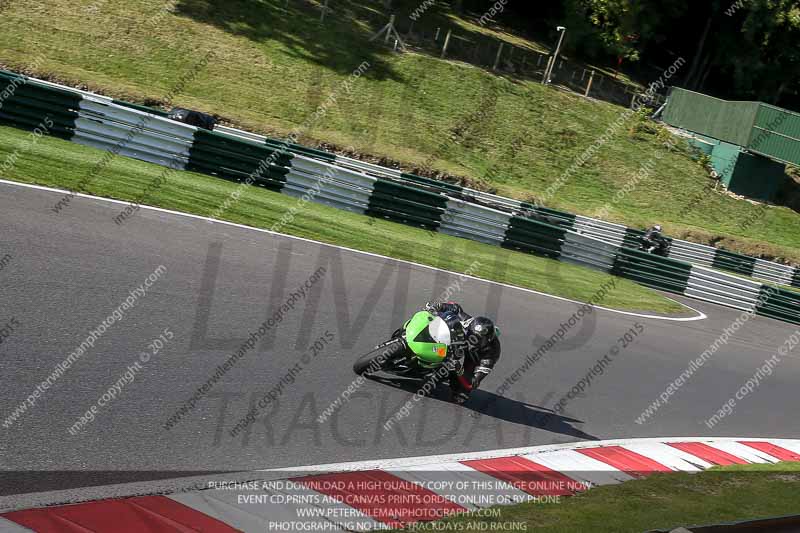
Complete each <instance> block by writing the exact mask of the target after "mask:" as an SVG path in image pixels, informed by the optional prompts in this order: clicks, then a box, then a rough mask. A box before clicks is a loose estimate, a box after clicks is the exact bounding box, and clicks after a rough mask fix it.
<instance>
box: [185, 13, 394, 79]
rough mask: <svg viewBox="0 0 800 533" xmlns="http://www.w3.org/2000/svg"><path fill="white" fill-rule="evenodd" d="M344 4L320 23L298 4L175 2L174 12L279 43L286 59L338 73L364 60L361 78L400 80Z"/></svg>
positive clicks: (383, 52)
mask: <svg viewBox="0 0 800 533" xmlns="http://www.w3.org/2000/svg"><path fill="white" fill-rule="evenodd" d="M287 4H288V6H287ZM343 4H344V5H339V2H334V3H333V5H332V6H331V9H334V8H335V11H334V12H333V13H331V14H329V15H328V16H327V17H326V19H325V22H324V23H322V22H320V14H321V9H320V8H319V7H316V6H313V5H311V4H310V3H309V2H304V1H299V0H290V1H289V2H286V1H285V0H226V1H225V2H213V1H211V0H179V1H178V3H177V5H176V6H175V12H176V13H177V14H178V15H179V16H184V17H189V18H191V19H194V20H195V21H197V22H201V23H204V24H211V25H213V26H216V27H217V28H220V29H222V30H224V31H226V32H229V33H232V34H234V35H241V36H244V37H247V38H248V39H250V40H252V41H254V42H257V43H263V42H266V41H270V40H273V41H279V42H280V43H282V44H283V45H284V46H285V48H286V54H287V55H289V56H290V57H293V58H295V59H296V60H298V61H303V62H309V63H312V64H317V65H319V66H321V67H324V68H326V69H329V70H332V71H334V72H337V73H339V74H342V75H348V74H351V73H352V72H353V71H354V70H356V69H357V68H358V67H359V65H361V64H362V63H363V62H364V61H367V62H368V63H369V64H370V68H369V69H368V70H367V71H366V72H364V74H363V75H364V77H367V78H371V79H377V80H384V79H394V80H397V79H400V76H399V75H398V74H397V73H396V72H395V70H394V69H393V68H392V66H391V65H390V64H389V63H388V62H387V61H386V57H388V56H389V55H390V54H391V52H390V51H389V50H388V49H386V48H385V47H382V46H380V45H379V44H378V43H373V42H370V38H371V37H372V35H373V32H374V30H373V29H371V28H370V27H368V26H367V25H365V24H360V23H358V22H357V21H355V20H353V19H352V18H350V17H348V16H347V15H348V13H347V12H343V11H344V10H345V9H346V7H347V5H348V4H349V3H347V2H345V3H343ZM268 89H269V88H265V90H268Z"/></svg>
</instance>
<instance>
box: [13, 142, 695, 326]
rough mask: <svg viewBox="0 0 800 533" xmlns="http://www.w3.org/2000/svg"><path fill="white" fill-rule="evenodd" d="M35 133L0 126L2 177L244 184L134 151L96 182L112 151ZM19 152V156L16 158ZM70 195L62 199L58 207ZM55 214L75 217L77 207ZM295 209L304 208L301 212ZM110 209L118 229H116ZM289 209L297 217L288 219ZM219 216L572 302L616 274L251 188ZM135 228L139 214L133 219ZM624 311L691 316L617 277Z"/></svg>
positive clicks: (218, 188) (208, 211)
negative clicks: (138, 156) (171, 166)
mask: <svg viewBox="0 0 800 533" xmlns="http://www.w3.org/2000/svg"><path fill="white" fill-rule="evenodd" d="M30 139H31V136H30V134H29V133H27V132H25V131H22V130H18V129H14V128H8V127H2V126H0V162H4V161H7V160H10V158H13V160H14V161H15V163H14V165H8V166H9V168H8V169H7V170H4V171H3V173H2V175H0V178H4V179H12V180H15V181H21V182H25V183H35V184H39V185H47V186H52V187H58V188H62V189H69V190H74V189H76V188H78V186H79V184H82V183H83V184H84V185H85V190H86V192H88V193H90V194H94V195H97V196H105V197H109V198H118V199H121V200H127V201H131V202H134V201H135V202H138V203H141V204H144V205H153V206H158V207H164V208H167V209H173V210H176V211H183V212H186V213H193V214H197V215H205V216H211V215H215V214H216V212H217V208H218V207H219V206H220V205H222V204H223V202H225V200H227V199H229V198H230V195H231V193H232V192H233V191H235V190H236V188H237V184H236V183H232V182H228V181H225V180H222V179H219V178H215V177H213V176H207V175H205V174H196V173H194V172H172V173H170V172H169V171H168V169H165V168H164V167H160V166H158V165H154V164H151V163H145V162H143V161H138V160H135V159H129V158H126V157H116V158H114V159H113V160H112V161H111V163H110V164H109V165H108V167H105V168H103V170H102V172H100V174H99V175H97V176H96V177H95V178H93V179H91V180H89V181H88V183H87V182H86V177H87V176H89V175H91V174H92V170H93V169H94V168H95V165H96V164H97V162H98V161H100V160H101V159H102V158H103V156H104V152H101V151H100V150H97V149H95V148H89V147H86V146H81V145H78V144H73V143H70V142H67V141H62V140H60V139H55V138H49V137H45V138H42V139H40V140H39V141H38V142H33V143H31V142H30ZM13 154H16V155H13ZM60 198H61V196H59V195H54V196H53V205H55V204H56V202H57V201H59V199H60ZM65 209H66V211H62V212H61V213H60V214H58V215H55V214H53V213H50V212H49V210H48V214H49V215H50V216H53V217H56V216H67V217H68V216H69V214H68V213H69V212H70V211H69V210H71V209H76V207H75V206H70V205H69V204H67V207H66V208H65ZM293 209H295V210H296V209H300V210H299V211H296V215H295V214H294V213H295V211H292V210H293ZM122 211H123V206H120V208H119V210H115V211H113V213H115V214H114V215H109V218H108V224H109V228H116V227H117V226H115V225H114V224H115V221H114V218H113V217H114V216H117V213H118V212H122ZM284 214H287V215H290V216H288V217H287V218H288V222H285V223H284V222H282V217H283V216H284ZM216 216H217V217H220V218H223V219H225V220H229V221H231V222H236V223H239V224H245V225H248V226H252V227H257V228H272V227H273V225H274V224H277V227H276V228H275V231H280V232H281V233H287V234H290V235H296V236H298V237H305V238H309V239H315V240H318V241H322V242H328V243H332V244H338V245H341V246H347V247H351V248H355V249H358V250H364V251H367V252H373V253H377V254H382V255H387V256H389V257H395V258H398V259H404V260H407V261H414V262H417V263H421V264H425V265H430V266H434V267H439V268H444V269H447V270H451V271H454V272H468V271H469V272H471V273H472V275H474V276H477V277H480V278H483V279H489V280H494V281H500V282H505V283H509V284H512V285H516V286H519V287H526V288H530V289H535V290H539V291H543V292H547V293H550V294H555V295H558V296H563V297H566V298H573V299H576V300H580V301H588V300H590V299H591V298H592V296H594V295H595V294H596V293H597V291H598V288H599V287H601V286H602V285H603V284H605V283H608V282H609V281H610V280H611V279H612V277H611V276H610V275H608V274H604V273H602V272H597V271H594V270H589V269H587V268H583V267H579V266H575V265H571V264H568V263H560V262H557V261H554V260H552V259H545V258H543V257H535V256H532V255H527V254H524V253H520V252H515V251H511V250H506V249H502V248H498V247H495V246H489V245H488V244H482V243H477V242H473V241H468V240H466V239H459V238H457V237H451V236H449V235H444V234H442V233H430V232H428V231H425V230H422V229H418V228H412V227H409V226H404V225H402V224H397V223H394V222H389V221H385V220H382V219H376V218H372V217H366V216H363V215H358V214H355V213H350V212H348V211H344V210H340V209H334V208H332V207H327V206H323V205H319V204H314V203H309V204H307V205H304V206H300V204H299V200H295V199H293V198H291V197H289V196H287V195H285V194H280V193H276V192H272V191H269V190H267V189H263V188H260V187H250V188H248V190H247V193H245V194H242V195H241V198H240V200H239V201H238V202H233V204H232V205H231V207H230V208H229V209H227V210H225V211H224V212H223V213H222V214H221V215H216ZM124 223H125V224H135V223H136V220H135V216H134V217H132V218H131V219H127V220H125V221H124ZM599 305H602V306H604V307H612V308H617V309H626V310H637V311H655V312H660V313H666V314H689V315H692V314H693V313H691V312H690V311H688V310H687V309H686V308H685V307H683V306H682V305H680V304H679V303H677V302H676V301H674V300H670V299H667V298H665V297H663V296H661V295H660V294H659V293H657V292H656V291H654V290H651V289H648V288H646V287H643V286H641V285H638V284H636V283H634V282H632V281H629V280H626V279H621V278H616V288H615V289H613V290H611V291H610V292H609V293H608V296H607V297H606V298H605V299H604V300H603V301H602V302H601V303H600V304H599Z"/></svg>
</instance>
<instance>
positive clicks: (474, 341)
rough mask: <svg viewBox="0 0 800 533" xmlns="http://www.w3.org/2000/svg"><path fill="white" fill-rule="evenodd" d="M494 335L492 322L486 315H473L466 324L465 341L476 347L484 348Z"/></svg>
mask: <svg viewBox="0 0 800 533" xmlns="http://www.w3.org/2000/svg"><path fill="white" fill-rule="evenodd" d="M495 336H496V332H495V327H494V322H492V321H491V320H489V319H488V318H486V317H482V316H479V317H475V318H473V319H472V320H470V321H469V324H468V325H467V342H469V344H471V345H473V346H477V347H478V348H485V347H486V346H488V345H489V343H491V342H492V341H493V340H494V339H495Z"/></svg>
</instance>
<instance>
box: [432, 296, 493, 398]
mask: <svg viewBox="0 0 800 533" xmlns="http://www.w3.org/2000/svg"><path fill="white" fill-rule="evenodd" d="M425 308H426V309H427V310H428V311H431V312H433V313H436V314H438V315H439V316H440V317H442V318H443V319H444V320H445V322H448V321H450V320H453V319H455V320H458V321H459V322H460V323H461V325H462V326H463V328H464V333H465V336H466V341H467V344H466V349H465V350H463V351H461V350H459V351H458V353H457V355H456V359H455V360H454V364H453V371H452V372H451V373H450V390H451V391H452V394H453V400H454V401H455V402H457V403H464V402H465V401H467V399H468V398H469V395H470V392H472V390H473V389H477V388H478V387H479V386H480V384H481V381H483V380H484V378H486V376H488V375H489V373H490V372H491V371H492V369H493V368H494V365H495V364H496V363H497V360H498V359H500V340H499V339H498V336H499V331H498V329H497V328H496V327H495V325H494V322H492V321H491V320H489V319H488V318H486V317H482V316H478V317H472V316H470V315H468V314H467V313H465V312H464V310H463V309H462V308H461V306H460V305H459V304H457V303H453V302H446V303H445V302H439V303H435V304H426V306H425Z"/></svg>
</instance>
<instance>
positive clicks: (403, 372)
mask: <svg viewBox="0 0 800 533" xmlns="http://www.w3.org/2000/svg"><path fill="white" fill-rule="evenodd" d="M465 344H466V339H465V332H464V328H463V326H462V325H461V322H459V321H458V319H457V318H456V317H453V318H451V319H447V320H445V319H444V318H442V317H440V316H437V315H434V314H432V313H431V312H430V311H419V312H418V313H416V314H414V316H413V317H411V319H409V320H408V321H406V323H405V324H403V327H402V328H399V329H397V330H396V331H395V332H394V333H393V334H392V337H391V339H390V340H388V341H386V342H383V343H381V344H379V345H377V346H376V347H375V348H373V349H372V350H370V351H369V352H367V353H366V354H364V355H362V356H361V357H360V358H358V360H357V361H356V362H355V363H354V364H353V371H354V372H355V373H356V374H358V375H360V376H365V377H369V376H371V375H374V374H377V373H379V372H383V373H388V374H392V375H395V376H399V377H403V378H411V379H418V380H428V379H430V378H432V377H433V376H434V374H437V373H440V372H445V371H450V370H451V369H453V366H452V365H453V361H454V359H455V358H454V357H448V356H450V355H451V354H453V353H454V352H455V351H456V350H460V349H464V345H465Z"/></svg>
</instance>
